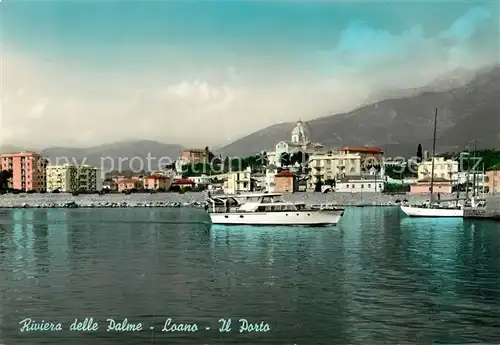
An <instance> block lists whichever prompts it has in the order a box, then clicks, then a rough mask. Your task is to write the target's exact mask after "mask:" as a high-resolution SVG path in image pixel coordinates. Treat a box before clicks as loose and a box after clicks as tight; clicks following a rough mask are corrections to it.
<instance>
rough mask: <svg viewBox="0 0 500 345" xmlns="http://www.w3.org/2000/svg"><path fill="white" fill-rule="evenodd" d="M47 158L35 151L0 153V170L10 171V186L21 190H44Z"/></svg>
mask: <svg viewBox="0 0 500 345" xmlns="http://www.w3.org/2000/svg"><path fill="white" fill-rule="evenodd" d="M46 166H47V159H45V158H44V157H41V156H40V154H39V153H37V152H16V153H6V154H1V155H0V167H1V170H11V171H12V181H11V183H10V188H13V189H17V190H22V191H45V186H46V174H45V168H46Z"/></svg>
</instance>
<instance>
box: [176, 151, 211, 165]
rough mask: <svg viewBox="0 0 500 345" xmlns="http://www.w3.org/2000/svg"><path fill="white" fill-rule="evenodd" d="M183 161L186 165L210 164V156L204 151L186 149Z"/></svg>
mask: <svg viewBox="0 0 500 345" xmlns="http://www.w3.org/2000/svg"><path fill="white" fill-rule="evenodd" d="M180 158H181V160H182V162H184V164H188V163H192V164H196V163H208V159H209V157H208V154H207V152H206V151H205V150H203V149H186V150H183V151H182V153H181V157H180Z"/></svg>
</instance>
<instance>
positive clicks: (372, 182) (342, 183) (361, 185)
mask: <svg viewBox="0 0 500 345" xmlns="http://www.w3.org/2000/svg"><path fill="white" fill-rule="evenodd" d="M322 189H323V190H325V189H331V190H334V191H336V192H341V193H365V192H366V193H381V192H383V191H384V181H383V180H379V179H377V178H376V176H375V178H359V177H358V178H344V179H341V180H339V181H336V183H335V186H334V187H331V186H327V185H324V186H323V187H322Z"/></svg>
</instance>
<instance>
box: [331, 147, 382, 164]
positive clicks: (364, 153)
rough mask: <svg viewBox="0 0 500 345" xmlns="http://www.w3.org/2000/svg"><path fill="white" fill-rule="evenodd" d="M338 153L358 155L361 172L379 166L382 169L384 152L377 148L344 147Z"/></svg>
mask: <svg viewBox="0 0 500 345" xmlns="http://www.w3.org/2000/svg"><path fill="white" fill-rule="evenodd" d="M339 153H340V154H347V155H349V154H358V155H360V156H361V168H362V170H368V169H369V168H370V167H371V166H380V167H381V168H382V169H383V167H384V151H382V149H380V148H378V147H367V146H345V147H342V148H341V149H340V150H339Z"/></svg>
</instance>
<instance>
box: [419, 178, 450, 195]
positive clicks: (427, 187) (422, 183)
mask: <svg viewBox="0 0 500 345" xmlns="http://www.w3.org/2000/svg"><path fill="white" fill-rule="evenodd" d="M433 184H434V191H433V194H437V193H440V194H450V193H451V190H452V189H451V181H450V180H447V179H444V178H441V177H435V178H434V182H433ZM430 191H431V182H430V178H427V179H423V180H419V181H417V183H415V184H412V185H411V186H410V194H429V193H430Z"/></svg>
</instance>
